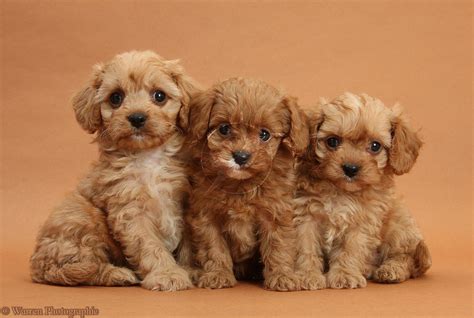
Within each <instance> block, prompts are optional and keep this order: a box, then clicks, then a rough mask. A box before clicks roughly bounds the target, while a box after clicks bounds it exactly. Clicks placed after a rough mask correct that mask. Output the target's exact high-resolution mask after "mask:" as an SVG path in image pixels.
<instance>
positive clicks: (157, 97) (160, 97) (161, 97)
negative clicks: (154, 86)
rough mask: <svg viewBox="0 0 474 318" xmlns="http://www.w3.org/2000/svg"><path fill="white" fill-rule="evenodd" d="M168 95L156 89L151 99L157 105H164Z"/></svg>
mask: <svg viewBox="0 0 474 318" xmlns="http://www.w3.org/2000/svg"><path fill="white" fill-rule="evenodd" d="M167 98H168V96H166V94H165V92H163V91H160V90H156V91H154V92H153V101H154V102H155V104H157V105H160V106H161V105H164V104H165V103H166V100H167Z"/></svg>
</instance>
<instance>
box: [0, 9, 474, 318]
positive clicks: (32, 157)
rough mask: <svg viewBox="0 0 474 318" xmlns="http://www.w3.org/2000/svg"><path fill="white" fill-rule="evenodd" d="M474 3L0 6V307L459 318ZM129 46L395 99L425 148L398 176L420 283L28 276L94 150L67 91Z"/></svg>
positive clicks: (201, 64) (285, 83) (317, 90)
mask: <svg viewBox="0 0 474 318" xmlns="http://www.w3.org/2000/svg"><path fill="white" fill-rule="evenodd" d="M471 6H472V4H471V3H470V2H459V1H426V2H405V1H383V2H382V1H373V2H372V1H371V2H369V1H359V2H355V1H346V2H341V1H336V2H327V1H321V2H297V3H296V2H278V3H276V2H275V3H274V2H265V3H260V2H259V3H254V2H245V3H238V2H225V3H224V2H198V1H194V2H177V3H173V2H165V3H157V2H138V1H137V2H136V1H123V2H116V1H114V2H112V1H82V2H79V1H77V2H68V1H2V2H1V13H2V17H1V20H2V35H1V41H2V51H1V54H2V62H1V67H2V71H1V74H2V76H1V79H2V90H1V93H2V96H1V104H0V105H1V106H0V107H1V134H2V135H1V143H2V147H1V192H2V197H1V228H0V231H1V302H0V306H12V305H22V306H29V307H42V306H45V305H54V306H58V307H60V306H64V307H84V306H87V305H88V306H92V305H94V306H95V307H96V308H99V309H100V312H101V316H115V317H118V316H138V315H143V316H154V315H156V314H161V315H186V314H187V315H193V316H214V315H215V316H222V315H228V316H252V315H257V314H258V315H262V316H279V315H282V316H283V315H288V316H306V315H310V314H313V315H322V316H327V315H330V314H333V315H343V316H349V315H354V316H380V315H392V316H422V315H423V316H436V315H439V316H445V317H446V316H450V317H455V316H469V315H472V251H473V250H472V201H471V200H472V24H471V23H472V7H471ZM131 49H153V50H156V51H157V52H159V53H160V54H161V55H163V56H164V57H167V58H170V59H171V58H178V57H179V58H181V59H182V62H183V64H184V65H185V67H186V69H187V70H188V72H189V73H190V74H191V75H193V76H194V77H195V78H196V79H197V80H199V81H201V82H202V83H203V84H204V85H210V84H211V83H213V82H214V81H216V80H219V79H224V78H227V77H229V76H235V75H240V76H250V77H257V78H261V79H264V80H267V81H269V82H270V83H273V84H275V85H277V86H281V87H285V88H286V89H287V91H289V92H290V93H291V94H293V95H296V96H298V97H299V99H300V101H301V104H303V105H306V106H308V105H311V104H314V103H315V101H316V100H317V98H318V97H319V96H327V97H335V96H337V95H338V94H340V93H341V92H343V91H346V90H348V91H353V92H367V93H369V94H371V95H374V96H377V97H379V98H381V99H382V100H383V101H385V102H386V103H387V104H389V105H391V104H393V103H394V102H396V101H400V102H401V103H402V104H403V105H404V106H405V108H406V110H407V112H408V113H409V114H410V116H411V118H412V122H413V124H414V126H416V127H419V128H421V131H422V134H423V136H424V140H425V142H426V145H425V147H424V149H423V152H422V154H421V157H420V158H419V161H418V163H417V165H416V166H415V168H414V169H413V171H412V172H411V173H410V174H409V175H406V176H403V177H400V178H399V179H398V186H399V188H398V190H399V192H401V193H403V194H404V195H405V198H406V201H407V203H408V205H409V206H410V207H411V209H412V211H413V214H414V215H415V217H416V219H417V220H418V223H419V225H420V227H421V229H422V231H423V232H424V234H425V237H426V240H427V242H428V244H429V246H430V247H431V250H432V254H433V259H434V265H433V268H432V270H430V272H429V273H428V275H426V276H425V277H423V278H421V279H419V280H411V281H409V282H406V283H404V284H401V285H377V284H369V286H368V287H367V288H366V289H362V290H342V291H340V290H323V291H316V292H295V293H275V292H267V291H263V290H261V288H260V286H257V285H252V284H246V283H242V284H240V285H239V286H237V287H236V288H233V289H229V290H218V291H208V290H190V291H185V292H179V293H157V292H155V293H154V292H149V291H146V290H143V289H141V288H139V287H132V288H97V287H81V288H62V287H55V286H43V285H36V284H32V283H31V282H30V281H29V275H28V267H27V266H28V257H29V255H30V253H31V251H32V249H33V244H34V238H35V235H36V232H37V230H38V228H39V226H40V225H41V223H42V222H43V221H44V220H45V218H46V216H47V215H48V213H49V211H50V210H51V208H52V207H53V206H54V205H56V204H58V203H59V202H60V201H61V198H62V197H63V196H64V194H65V193H66V192H67V191H70V190H72V189H73V188H74V186H75V184H76V182H77V180H78V179H79V177H80V176H81V175H83V174H84V173H86V171H87V169H88V166H89V163H90V162H91V161H92V160H93V159H94V158H95V157H96V155H97V154H96V147H95V145H93V144H90V141H91V139H92V138H91V136H89V135H87V134H86V133H84V132H83V131H81V129H80V128H79V126H78V125H77V123H76V122H75V121H74V118H73V113H72V110H71V106H70V103H69V98H70V96H71V95H72V93H73V92H74V91H75V90H77V89H78V88H79V87H80V86H81V85H82V83H83V82H84V81H85V80H86V78H87V77H88V75H89V72H90V69H91V66H92V64H94V63H96V62H98V61H102V60H106V59H109V58H110V57H112V56H113V55H114V54H116V53H119V52H122V51H126V50H131Z"/></svg>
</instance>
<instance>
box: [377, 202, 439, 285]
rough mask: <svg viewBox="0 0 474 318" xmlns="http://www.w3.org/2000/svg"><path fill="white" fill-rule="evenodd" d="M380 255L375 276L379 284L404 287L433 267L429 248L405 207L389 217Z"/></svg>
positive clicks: (396, 210)
mask: <svg viewBox="0 0 474 318" xmlns="http://www.w3.org/2000/svg"><path fill="white" fill-rule="evenodd" d="M379 254H380V259H381V262H380V266H379V268H377V269H376V270H375V272H374V274H373V279H374V280H375V281H376V282H379V283H401V282H403V281H405V280H407V279H409V278H415V277H418V276H420V275H422V274H423V273H425V272H426V271H427V270H428V269H429V268H430V267H431V256H430V253H429V250H428V247H427V246H426V244H425V243H424V241H423V239H422V237H421V234H420V232H419V230H418V228H417V226H416V224H415V222H414V220H413V219H412V217H411V216H410V215H409V214H408V211H406V210H405V209H404V208H402V207H399V208H397V209H395V210H394V212H393V213H392V214H391V215H389V218H388V220H387V223H386V224H385V233H384V237H383V240H382V245H381V246H380V248H379Z"/></svg>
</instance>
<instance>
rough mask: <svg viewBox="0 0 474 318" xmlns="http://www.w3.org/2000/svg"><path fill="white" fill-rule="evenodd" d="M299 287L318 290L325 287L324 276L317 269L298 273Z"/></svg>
mask: <svg viewBox="0 0 474 318" xmlns="http://www.w3.org/2000/svg"><path fill="white" fill-rule="evenodd" d="M299 276H300V280H301V289H305V290H318V289H323V288H326V276H324V274H323V273H321V272H318V271H307V272H301V273H299Z"/></svg>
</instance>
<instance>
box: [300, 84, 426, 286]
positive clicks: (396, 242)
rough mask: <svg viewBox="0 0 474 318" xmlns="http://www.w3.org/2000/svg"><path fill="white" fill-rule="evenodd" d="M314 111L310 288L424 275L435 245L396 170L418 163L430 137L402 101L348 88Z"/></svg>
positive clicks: (305, 179) (305, 224)
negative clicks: (421, 133) (391, 103)
mask: <svg viewBox="0 0 474 318" xmlns="http://www.w3.org/2000/svg"><path fill="white" fill-rule="evenodd" d="M310 117H311V118H310V121H311V123H310V129H311V142H310V147H309V150H308V154H307V156H306V157H305V158H304V159H303V160H302V161H301V162H300V163H299V166H298V185H297V192H296V206H297V207H296V214H297V216H296V218H295V223H296V224H297V232H298V244H299V246H298V259H297V271H298V272H299V273H300V274H302V276H303V277H304V280H303V283H302V284H303V288H305V289H319V288H324V287H325V284H326V283H327V286H328V287H330V288H358V287H365V286H366V284H367V282H366V279H367V278H368V279H370V278H372V279H374V280H375V281H377V282H382V283H395V282H402V281H404V280H406V279H408V278H410V277H417V276H420V275H421V274H423V273H424V272H425V271H426V270H427V269H428V268H429V267H430V266H431V258H430V255H429V252H428V249H427V247H426V245H425V243H424V242H423V239H422V236H421V234H420V231H419V229H418V227H417V226H416V224H415V222H414V220H413V218H412V217H411V215H410V214H409V212H408V211H407V209H406V208H405V207H404V206H403V205H402V203H401V200H400V199H399V198H397V196H396V195H395V189H394V181H393V177H394V175H401V174H404V173H406V172H408V171H409V170H410V169H411V167H412V166H413V164H414V163H415V161H416V159H417V157H418V151H419V148H420V146H421V144H422V143H421V141H420V139H419V138H418V136H417V134H416V133H415V132H413V131H412V130H411V129H410V128H409V127H408V126H407V122H406V119H405V118H404V117H403V116H402V114H401V110H400V108H399V107H398V106H395V107H394V108H393V109H390V108H387V107H385V106H384V105H383V104H382V102H381V101H379V100H378V99H375V98H372V97H370V96H367V95H364V94H363V95H354V94H351V93H345V94H344V95H342V96H340V97H338V98H337V99H335V100H333V101H331V102H329V103H323V104H322V105H321V108H320V109H319V110H318V111H317V112H315V113H313V114H312V115H310ZM325 270H327V274H326V281H325V279H324V276H323V271H325Z"/></svg>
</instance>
